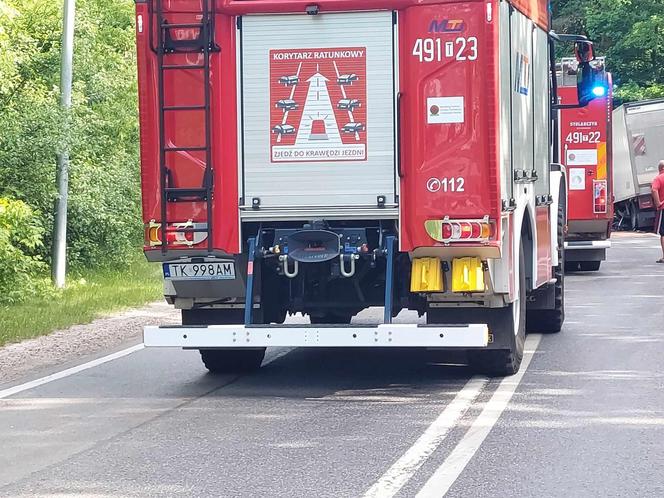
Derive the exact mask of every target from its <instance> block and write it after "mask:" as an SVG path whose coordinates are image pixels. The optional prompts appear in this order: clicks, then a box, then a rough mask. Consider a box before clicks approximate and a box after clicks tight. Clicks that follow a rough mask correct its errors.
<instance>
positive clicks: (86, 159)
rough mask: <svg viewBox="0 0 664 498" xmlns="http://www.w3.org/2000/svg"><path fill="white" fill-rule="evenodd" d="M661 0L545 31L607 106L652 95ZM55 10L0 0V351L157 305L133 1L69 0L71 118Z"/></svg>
mask: <svg viewBox="0 0 664 498" xmlns="http://www.w3.org/2000/svg"><path fill="white" fill-rule="evenodd" d="M661 2H662V0H621V1H620V2H616V1H615V0H554V1H553V13H554V19H555V22H554V24H555V26H554V27H555V29H556V30H558V31H560V32H577V33H585V34H587V35H588V36H589V37H590V38H591V39H592V40H594V41H595V42H596V48H597V53H598V54H600V55H606V56H607V58H608V69H609V70H610V71H612V72H613V73H614V79H615V80H616V82H617V85H618V87H617V88H618V90H617V97H618V98H619V99H622V100H635V99H642V98H653V97H664V64H661V61H662V60H663V59H664V14H663V13H662V9H661V5H662V3H661ZM62 4H63V2H62V1H61V0H0V343H1V342H4V341H7V340H16V339H20V338H22V337H26V336H28V335H34V334H38V333H43V332H48V331H49V330H51V329H53V328H56V327H62V326H65V325H67V324H71V323H76V322H79V321H87V320H90V319H91V318H93V317H94V316H95V315H96V314H97V313H100V312H106V311H111V310H113V309H118V308H119V307H123V306H132V305H138V304H141V303H144V302H146V301H148V300H150V299H154V298H158V296H159V289H160V282H159V278H157V275H156V272H157V271H158V269H157V268H154V267H152V266H150V267H148V266H147V265H146V264H145V263H142V262H140V258H141V256H140V245H141V242H142V230H143V228H142V225H141V219H140V174H139V164H138V145H139V133H138V119H137V102H136V101H137V99H136V91H137V88H136V69H135V46H134V1H133V0H113V1H108V0H77V2H76V4H77V12H76V14H77V17H76V41H75V55H74V102H73V107H72V111H71V115H70V116H69V118H70V119H66V118H67V117H66V116H64V115H63V114H62V112H61V111H60V108H59V105H58V104H59V68H60V37H61V31H62ZM65 123H70V125H69V127H68V131H69V133H67V134H65V133H64V130H65V129H66V128H65ZM65 140H66V141H67V144H68V147H69V149H70V151H71V167H70V200H69V228H68V230H69V231H68V239H67V245H68V268H69V282H70V284H69V287H68V288H67V289H65V290H64V291H55V290H54V289H53V288H52V286H51V285H50V278H49V268H50V251H51V243H52V240H51V233H52V229H53V211H54V209H53V207H54V201H55V198H56V184H55V167H56V151H58V150H61V149H62V146H63V144H64V143H65ZM81 279H84V281H85V282H87V283H86V284H82V283H81V282H82V281H81Z"/></svg>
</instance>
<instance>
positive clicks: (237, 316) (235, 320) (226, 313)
mask: <svg viewBox="0 0 664 498" xmlns="http://www.w3.org/2000/svg"><path fill="white" fill-rule="evenodd" d="M242 323H244V310H243V309H197V310H182V325H239V324H242ZM200 353H201V359H202V360H203V364H204V365H205V368H207V369H208V370H209V371H210V373H213V374H218V373H244V372H250V371H252V370H257V369H259V368H260V366H261V363H262V362H263V358H265V348H257V349H201V350H200Z"/></svg>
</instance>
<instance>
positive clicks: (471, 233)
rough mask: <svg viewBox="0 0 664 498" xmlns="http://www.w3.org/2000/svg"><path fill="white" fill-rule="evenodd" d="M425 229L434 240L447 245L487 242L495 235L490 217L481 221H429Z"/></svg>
mask: <svg viewBox="0 0 664 498" xmlns="http://www.w3.org/2000/svg"><path fill="white" fill-rule="evenodd" d="M424 227H425V229H426V231H427V233H428V234H429V237H431V238H432V239H433V240H435V241H438V242H445V243H454V242H486V241H488V240H489V239H490V238H491V236H492V235H493V223H492V222H491V221H490V220H489V217H488V216H487V217H484V218H483V219H481V220H451V219H450V218H449V217H445V219H443V220H427V221H426V222H425V223H424Z"/></svg>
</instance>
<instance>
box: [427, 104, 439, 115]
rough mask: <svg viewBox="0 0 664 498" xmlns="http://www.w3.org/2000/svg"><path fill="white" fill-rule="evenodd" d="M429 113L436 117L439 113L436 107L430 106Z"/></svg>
mask: <svg viewBox="0 0 664 498" xmlns="http://www.w3.org/2000/svg"><path fill="white" fill-rule="evenodd" d="M429 112H430V113H431V115H432V116H438V114H439V113H440V107H438V106H437V105H432V106H431V108H430V109H429Z"/></svg>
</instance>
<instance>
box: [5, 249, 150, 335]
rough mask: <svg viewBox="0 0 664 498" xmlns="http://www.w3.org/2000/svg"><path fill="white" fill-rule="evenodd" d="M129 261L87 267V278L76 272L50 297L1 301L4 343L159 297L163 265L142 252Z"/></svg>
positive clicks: (138, 304)
mask: <svg viewBox="0 0 664 498" xmlns="http://www.w3.org/2000/svg"><path fill="white" fill-rule="evenodd" d="M126 263H127V265H126V267H124V268H122V269H108V268H105V269H102V270H86V271H85V273H86V275H85V278H84V279H83V278H80V277H78V276H77V274H76V272H74V273H73V274H72V275H71V276H70V284H69V285H68V286H67V288H66V289H64V290H63V291H62V292H58V293H57V294H56V293H53V294H54V295H52V296H49V297H47V298H43V297H35V298H28V299H27V300H25V302H23V303H20V304H14V305H11V306H9V305H6V306H3V305H2V304H0V347H1V346H2V345H3V344H6V343H8V342H16V341H20V340H23V339H29V338H32V337H36V336H38V335H41V334H45V333H48V332H51V331H52V330H55V329H62V328H66V327H69V326H70V325H75V324H79V323H88V322H90V321H92V320H94V319H95V318H97V317H99V316H100V315H101V314H104V313H111V312H114V311H118V310H121V309H123V308H128V307H133V306H140V305H142V304H145V303H149V302H153V301H155V300H157V299H158V298H159V297H160V295H161V294H162V292H161V291H162V289H161V285H160V279H159V271H160V268H159V265H153V264H150V263H148V262H147V261H145V259H144V258H143V256H142V255H140V256H138V255H134V256H133V257H132V258H131V259H130V260H128V261H127V262H126Z"/></svg>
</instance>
